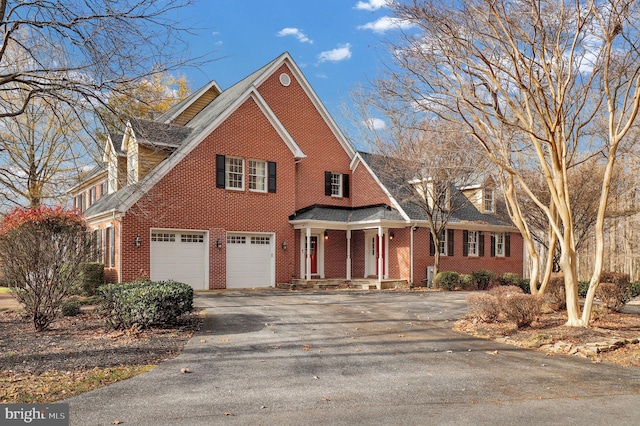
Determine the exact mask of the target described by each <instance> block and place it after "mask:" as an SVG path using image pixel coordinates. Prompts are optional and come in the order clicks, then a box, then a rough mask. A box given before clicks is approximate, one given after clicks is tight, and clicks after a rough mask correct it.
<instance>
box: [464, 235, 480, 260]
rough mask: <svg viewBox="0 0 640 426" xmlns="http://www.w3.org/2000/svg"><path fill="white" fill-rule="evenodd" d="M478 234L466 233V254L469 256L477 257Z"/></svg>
mask: <svg viewBox="0 0 640 426" xmlns="http://www.w3.org/2000/svg"><path fill="white" fill-rule="evenodd" d="M479 242H480V233H479V232H478V231H467V254H468V255H469V256H472V257H473V256H479V254H480V253H479V251H478V248H479V246H480V244H479Z"/></svg>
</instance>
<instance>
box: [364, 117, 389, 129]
mask: <svg viewBox="0 0 640 426" xmlns="http://www.w3.org/2000/svg"><path fill="white" fill-rule="evenodd" d="M365 125H366V126H367V127H368V128H370V129H374V130H381V129H384V128H385V127H387V124H386V123H385V122H384V120H381V119H380V118H369V119H367V121H366V122H365Z"/></svg>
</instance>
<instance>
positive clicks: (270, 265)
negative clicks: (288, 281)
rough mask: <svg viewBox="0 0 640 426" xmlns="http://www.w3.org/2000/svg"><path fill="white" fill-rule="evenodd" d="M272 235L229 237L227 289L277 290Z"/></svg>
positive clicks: (232, 235) (237, 235) (235, 234)
mask: <svg viewBox="0 0 640 426" xmlns="http://www.w3.org/2000/svg"><path fill="white" fill-rule="evenodd" d="M274 239H275V238H274V237H273V235H272V234H244V233H228V234H227V288H253V287H274V286H275V261H274V252H273V251H274V250H273V246H274V243H273V241H274Z"/></svg>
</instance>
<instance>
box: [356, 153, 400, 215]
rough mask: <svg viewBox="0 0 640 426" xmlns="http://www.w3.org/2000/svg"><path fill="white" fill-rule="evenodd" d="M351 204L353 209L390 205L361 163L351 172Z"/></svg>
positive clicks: (387, 198)
mask: <svg viewBox="0 0 640 426" xmlns="http://www.w3.org/2000/svg"><path fill="white" fill-rule="evenodd" d="M352 194H353V195H352V202H353V206H354V207H360V206H369V205H373V204H387V205H391V201H390V200H389V197H388V196H387V195H386V194H385V193H384V191H383V190H382V188H380V185H378V183H377V182H376V181H375V179H374V178H373V177H372V176H371V173H369V171H368V170H367V168H366V167H365V166H363V165H362V163H360V164H358V166H357V167H356V169H355V170H354V171H353V184H352Z"/></svg>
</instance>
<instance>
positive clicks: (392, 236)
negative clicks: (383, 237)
mask: <svg viewBox="0 0 640 426" xmlns="http://www.w3.org/2000/svg"><path fill="white" fill-rule="evenodd" d="M395 237H396V235H395V234H394V233H393V232H389V239H390V240H393V239H394V238H395Z"/></svg>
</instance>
